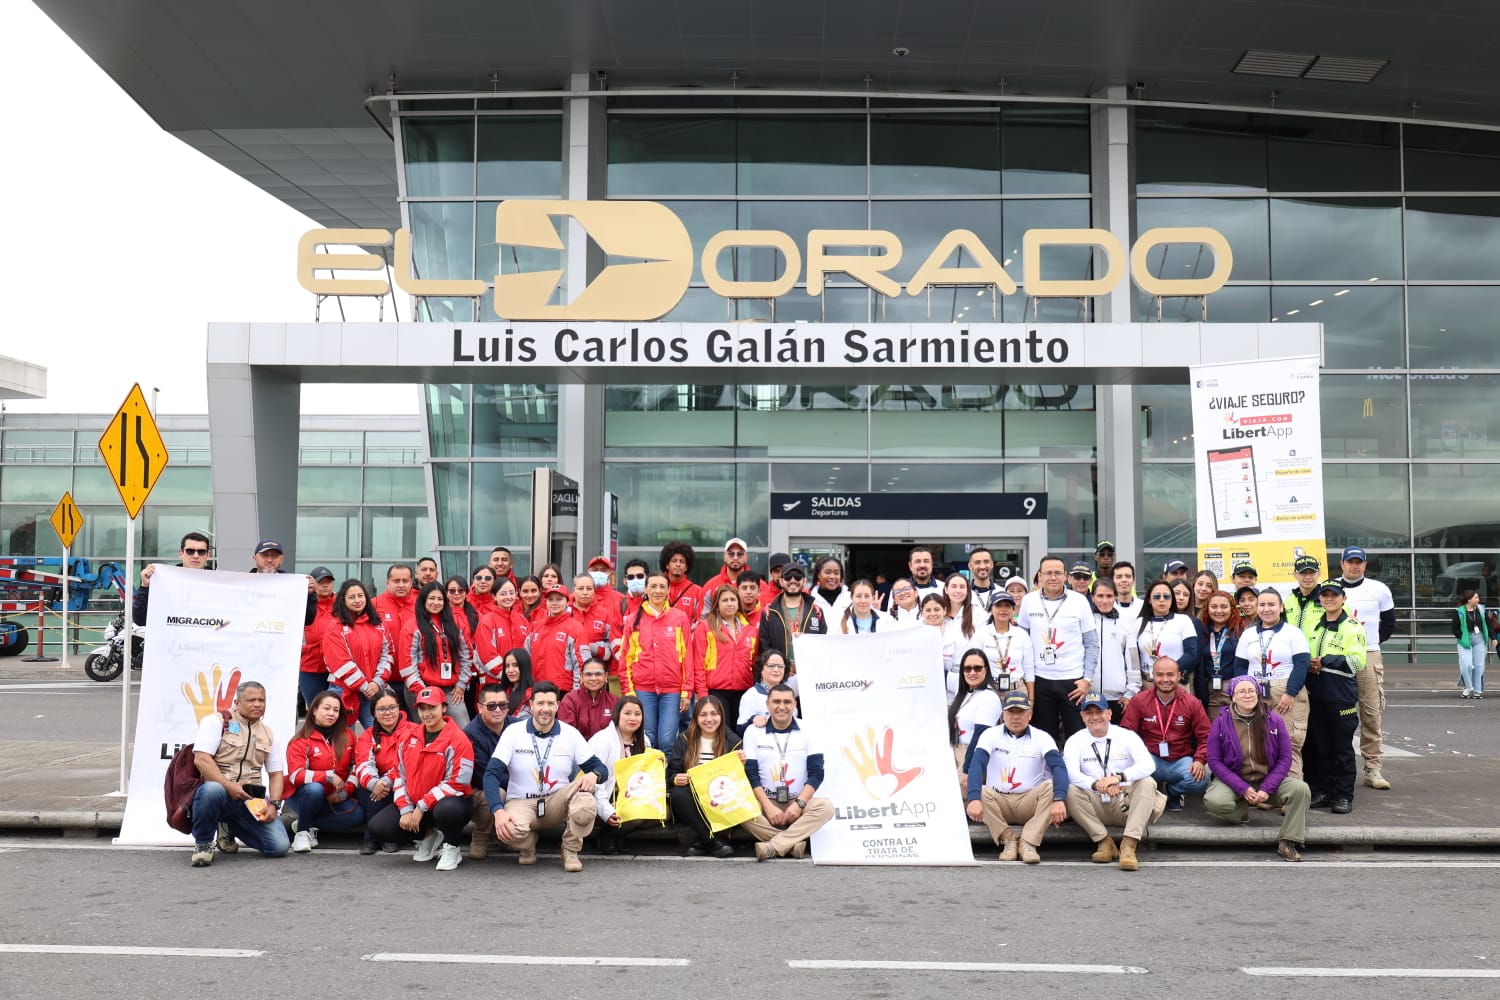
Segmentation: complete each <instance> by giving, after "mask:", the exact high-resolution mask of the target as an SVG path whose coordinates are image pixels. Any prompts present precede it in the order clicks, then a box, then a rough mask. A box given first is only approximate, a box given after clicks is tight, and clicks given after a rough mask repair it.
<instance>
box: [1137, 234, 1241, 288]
mask: <svg viewBox="0 0 1500 1000" xmlns="http://www.w3.org/2000/svg"><path fill="white" fill-rule="evenodd" d="M1173 243H1187V244H1193V243H1197V244H1201V245H1202V246H1205V247H1208V249H1209V251H1210V252H1211V253H1212V254H1213V255H1214V269H1213V272H1212V273H1211V274H1209V276H1208V277H1206V278H1158V277H1157V276H1156V275H1154V274H1152V273H1151V269H1150V266H1149V264H1148V262H1147V258H1148V257H1149V256H1150V253H1151V251H1152V250H1155V249H1156V248H1157V247H1160V246H1168V245H1170V244H1173ZM1233 269H1234V253H1233V252H1232V251H1231V250H1230V249H1229V241H1228V240H1226V239H1225V238H1224V235H1223V234H1222V233H1220V232H1219V231H1218V230H1217V229H1209V228H1208V227H1207V226H1177V227H1161V228H1157V229H1148V230H1146V231H1145V232H1144V233H1142V234H1141V238H1140V239H1138V240H1136V241H1135V246H1133V247H1131V248H1130V274H1131V277H1133V278H1134V279H1135V283H1136V287H1138V288H1139V289H1140V290H1141V291H1143V292H1145V293H1146V294H1147V295H1160V296H1168V295H1182V296H1188V297H1197V296H1199V295H1212V294H1213V293H1214V292H1217V291H1218V290H1219V289H1221V288H1223V287H1224V282H1226V281H1228V280H1229V272H1230V271H1231V270H1233Z"/></svg>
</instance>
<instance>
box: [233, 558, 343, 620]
mask: <svg viewBox="0 0 1500 1000" xmlns="http://www.w3.org/2000/svg"><path fill="white" fill-rule="evenodd" d="M285 558H286V554H285V550H283V549H282V547H281V543H280V542H278V541H277V540H276V539H274V538H262V539H261V540H260V544H258V545H256V546H255V568H254V569H252V570H251V571H250V572H252V573H285V572H286V570H284V569H282V568H281V561H282V560H283V559H285ZM329 575H330V576H331V575H332V574H329ZM317 617H318V594H317V581H316V580H314V579H313V578H312V577H311V576H309V577H307V612H306V614H304V615H303V618H302V625H303V627H304V628H305V627H306V626H308V625H311V624H312V623H313V619H315V618H317Z"/></svg>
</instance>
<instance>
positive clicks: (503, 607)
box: [495, 580, 531, 649]
mask: <svg viewBox="0 0 1500 1000" xmlns="http://www.w3.org/2000/svg"><path fill="white" fill-rule="evenodd" d="M495 614H496V615H498V616H499V618H500V626H502V627H503V628H504V630H505V637H506V641H508V642H509V643H510V644H511V647H510V648H511V649H515V648H517V647H518V646H524V645H526V637H527V636H528V635H530V634H531V620H530V619H529V618H528V617H527V615H526V613H525V612H524V611H522V610H521V600H520V596H519V593H518V592H517V590H516V585H515V584H513V583H511V582H510V581H509V580H501V581H500V582H499V583H498V584H496V586H495Z"/></svg>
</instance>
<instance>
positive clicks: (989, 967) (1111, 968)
mask: <svg viewBox="0 0 1500 1000" xmlns="http://www.w3.org/2000/svg"><path fill="white" fill-rule="evenodd" d="M786 964H787V966H788V967H789V968H793V969H810V970H816V969H836V970H865V971H881V970H888V971H900V972H1062V973H1067V974H1069V975H1100V976H1139V975H1145V974H1146V973H1147V972H1149V971H1150V970H1149V969H1143V968H1141V967H1140V966H1138V965H1073V964H1067V963H1061V964H1049V963H1044V962H878V961H870V962H859V961H846V960H818V959H809V960H800V961H799V960H793V961H789V962H787V963H786Z"/></svg>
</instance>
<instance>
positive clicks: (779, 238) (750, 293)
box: [702, 229, 802, 299]
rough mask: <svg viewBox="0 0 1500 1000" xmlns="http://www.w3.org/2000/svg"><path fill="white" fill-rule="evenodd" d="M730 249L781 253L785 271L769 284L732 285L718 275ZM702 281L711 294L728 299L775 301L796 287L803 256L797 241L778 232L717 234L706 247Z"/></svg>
mask: <svg viewBox="0 0 1500 1000" xmlns="http://www.w3.org/2000/svg"><path fill="white" fill-rule="evenodd" d="M730 247H768V248H770V249H772V250H779V251H781V255H782V256H783V257H785V258H786V270H784V271H782V273H781V277H779V278H773V279H772V280H770V281H730V280H729V279H727V278H725V277H724V276H723V275H722V274H721V273H720V272H719V254H721V253H723V252H724V251H725V250H727V249H729V248H730ZM702 264H703V280H704V281H706V282H708V287H709V290H710V291H712V292H713V293H714V294H715V295H722V296H724V297H725V298H726V299H775V298H780V297H781V296H783V295H785V294H786V293H787V292H790V291H791V290H792V289H793V288H795V287H797V276H798V275H799V274H801V273H802V252H801V251H799V250H798V249H797V241H796V240H794V239H792V238H791V237H790V236H788V235H787V234H786V233H783V232H781V231H780V230H776V229H746V230H742V231H735V230H733V229H726V230H724V231H723V232H719V233H714V234H713V235H712V236H711V237H709V239H708V242H707V243H705V244H704V245H703V258H702Z"/></svg>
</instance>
